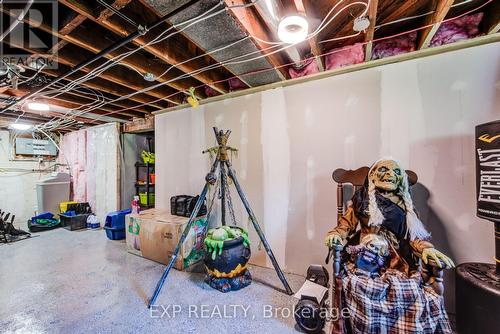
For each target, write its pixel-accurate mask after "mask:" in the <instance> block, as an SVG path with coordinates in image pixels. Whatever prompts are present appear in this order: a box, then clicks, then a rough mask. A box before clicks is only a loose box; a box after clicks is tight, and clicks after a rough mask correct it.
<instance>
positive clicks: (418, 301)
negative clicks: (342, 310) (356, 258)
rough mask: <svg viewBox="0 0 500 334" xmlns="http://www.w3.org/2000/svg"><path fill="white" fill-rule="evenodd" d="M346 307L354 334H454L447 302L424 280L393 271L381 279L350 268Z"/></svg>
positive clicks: (345, 278)
mask: <svg viewBox="0 0 500 334" xmlns="http://www.w3.org/2000/svg"><path fill="white" fill-rule="evenodd" d="M342 287H343V296H344V298H343V303H344V305H343V306H344V307H347V309H348V310H349V319H346V320H345V321H346V322H349V323H350V325H351V326H350V327H351V329H352V332H353V333H356V334H357V333H387V334H392V333H405V334H413V333H415V334H417V333H418V334H431V333H446V334H448V333H450V334H452V333H453V331H452V330H451V327H450V324H449V320H448V316H447V314H446V311H445V309H444V305H443V298H442V297H441V296H439V295H438V294H437V293H436V292H435V291H434V290H433V289H432V288H430V287H423V286H422V285H421V283H420V277H419V276H415V277H410V278H408V276H406V274H404V273H402V272H400V271H397V270H394V269H389V270H387V271H386V272H385V273H383V274H382V275H381V276H378V277H375V278H371V277H370V276H369V274H368V273H367V272H365V271H362V270H360V269H356V268H355V267H354V265H352V264H348V265H347V268H346V271H345V275H344V276H343V277H342Z"/></svg>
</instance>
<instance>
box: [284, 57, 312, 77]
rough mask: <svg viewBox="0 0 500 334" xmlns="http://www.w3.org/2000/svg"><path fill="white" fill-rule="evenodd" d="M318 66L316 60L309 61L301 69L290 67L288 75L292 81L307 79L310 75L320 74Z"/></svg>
mask: <svg viewBox="0 0 500 334" xmlns="http://www.w3.org/2000/svg"><path fill="white" fill-rule="evenodd" d="M318 72H319V69H318V64H317V63H316V60H315V59H314V58H311V59H309V60H307V63H306V64H305V65H304V66H302V67H301V68H295V67H294V66H290V67H289V68H288V73H289V74H290V77H291V78H292V79H295V78H300V77H305V76H306V75H309V74H314V73H318Z"/></svg>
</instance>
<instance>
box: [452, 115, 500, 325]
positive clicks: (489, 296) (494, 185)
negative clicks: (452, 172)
mask: <svg viewBox="0 0 500 334" xmlns="http://www.w3.org/2000/svg"><path fill="white" fill-rule="evenodd" d="M475 154H476V199H477V216H478V217H480V218H483V219H486V220H489V221H491V222H492V223H493V224H495V253H496V256H495V262H496V266H495V265H494V264H488V263H463V264H461V265H459V266H458V268H457V270H456V304H457V306H456V309H457V317H456V318H457V331H458V333H460V334H468V333H485V334H486V333H497V332H498V330H499V328H500V316H499V310H500V276H499V272H500V269H499V268H500V262H499V259H500V254H499V252H500V246H499V242H500V230H499V227H500V121H494V122H490V123H486V124H481V125H478V126H476V152H475ZM485 224H486V222H485ZM471 242H481V240H473V241H471Z"/></svg>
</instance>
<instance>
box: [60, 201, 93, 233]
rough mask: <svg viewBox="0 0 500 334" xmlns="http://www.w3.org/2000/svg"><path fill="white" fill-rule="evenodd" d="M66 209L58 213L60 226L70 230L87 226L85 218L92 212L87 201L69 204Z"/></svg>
mask: <svg viewBox="0 0 500 334" xmlns="http://www.w3.org/2000/svg"><path fill="white" fill-rule="evenodd" d="M67 209H68V211H67V212H66V214H61V215H60V219H61V226H62V227H64V228H65V229H67V230H70V231H74V230H80V229H83V228H87V218H88V217H89V216H90V215H91V214H92V210H91V209H90V205H89V203H77V204H69V205H68V208H67ZM70 211H72V213H71V215H70V214H69V212H70ZM73 212H74V215H73Z"/></svg>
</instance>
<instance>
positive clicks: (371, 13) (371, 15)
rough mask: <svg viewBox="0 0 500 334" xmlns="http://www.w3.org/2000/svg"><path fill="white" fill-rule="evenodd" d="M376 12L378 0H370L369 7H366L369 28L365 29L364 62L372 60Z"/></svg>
mask: <svg viewBox="0 0 500 334" xmlns="http://www.w3.org/2000/svg"><path fill="white" fill-rule="evenodd" d="M377 10H378V0H371V2H370V6H369V7H368V19H369V20H370V26H369V27H368V29H366V33H365V43H366V47H365V61H369V60H370V59H372V48H373V42H372V41H373V37H374V36H375V26H376V25H377Z"/></svg>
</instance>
